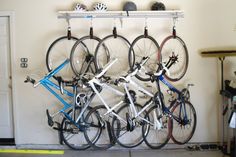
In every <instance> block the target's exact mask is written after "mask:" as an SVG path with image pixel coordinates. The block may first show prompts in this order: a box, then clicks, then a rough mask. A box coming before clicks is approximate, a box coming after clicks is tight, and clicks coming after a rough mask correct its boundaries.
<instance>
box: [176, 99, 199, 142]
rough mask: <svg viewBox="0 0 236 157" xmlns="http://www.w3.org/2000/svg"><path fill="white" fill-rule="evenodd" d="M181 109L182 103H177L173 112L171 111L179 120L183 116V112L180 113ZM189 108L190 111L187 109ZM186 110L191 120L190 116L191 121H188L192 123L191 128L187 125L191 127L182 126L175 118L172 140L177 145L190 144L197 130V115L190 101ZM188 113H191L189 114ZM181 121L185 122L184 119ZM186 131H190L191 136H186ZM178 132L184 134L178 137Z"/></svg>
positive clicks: (186, 104) (186, 102)
mask: <svg viewBox="0 0 236 157" xmlns="http://www.w3.org/2000/svg"><path fill="white" fill-rule="evenodd" d="M180 107H181V103H180V102H177V101H176V104H175V105H174V106H173V107H172V111H171V112H172V115H173V116H176V117H178V118H180V116H182V115H181V113H182V112H181V111H182V110H181V111H179V108H180ZM188 107H189V110H188V109H187V108H188ZM185 108H186V113H187V116H188V118H189V116H190V118H191V119H188V120H187V121H190V123H191V124H190V125H191V126H190V127H191V128H190V129H189V128H187V127H188V126H187V125H189V124H180V123H178V122H177V121H176V120H175V119H174V118H173V130H172V135H171V139H172V141H173V142H174V143H176V144H185V143H187V142H189V140H191V138H192V136H193V134H194V132H195V129H196V125H197V114H196V111H195V108H194V106H193V105H192V104H191V103H190V102H189V101H185ZM187 111H189V113H188V112H187ZM175 113H176V114H175ZM173 116H172V117H173ZM180 120H181V121H182V122H183V118H182V117H181V119H180ZM192 121H193V122H192ZM186 126H187V127H186ZM177 129H180V131H177ZM184 131H189V134H186V132H184ZM178 132H183V133H181V135H178V134H177V133H178Z"/></svg>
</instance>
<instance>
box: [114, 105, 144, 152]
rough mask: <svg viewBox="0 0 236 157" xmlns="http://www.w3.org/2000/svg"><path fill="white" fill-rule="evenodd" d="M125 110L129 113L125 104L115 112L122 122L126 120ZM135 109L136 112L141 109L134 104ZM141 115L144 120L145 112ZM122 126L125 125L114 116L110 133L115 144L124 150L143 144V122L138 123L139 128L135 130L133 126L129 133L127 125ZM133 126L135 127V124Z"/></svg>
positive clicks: (128, 108)
mask: <svg viewBox="0 0 236 157" xmlns="http://www.w3.org/2000/svg"><path fill="white" fill-rule="evenodd" d="M126 108H127V111H128V113H130V106H129V104H125V105H123V106H121V107H120V108H119V109H118V110H117V114H118V115H119V116H120V117H121V118H122V119H124V120H127V119H126V113H127V112H124V110H125V109H126ZM135 108H136V109H137V108H138V111H140V110H141V109H142V108H143V107H142V106H141V105H139V104H135ZM143 113H144V115H143V116H142V117H143V118H144V117H145V114H146V112H145V111H144V112H143ZM129 115H130V114H129ZM131 118H132V117H131ZM122 124H125V123H121V121H120V120H119V119H118V118H117V117H115V116H114V118H113V120H112V132H113V135H114V137H115V139H116V142H117V143H118V144H119V145H120V146H122V147H124V148H134V147H137V146H138V145H140V144H141V143H142V142H143V136H142V125H143V124H144V122H143V121H140V122H139V124H138V125H139V126H140V128H137V126H134V128H133V130H131V131H130V130H128V129H127V127H128V125H127V124H125V125H123V126H122ZM135 125H137V123H136V124H135Z"/></svg>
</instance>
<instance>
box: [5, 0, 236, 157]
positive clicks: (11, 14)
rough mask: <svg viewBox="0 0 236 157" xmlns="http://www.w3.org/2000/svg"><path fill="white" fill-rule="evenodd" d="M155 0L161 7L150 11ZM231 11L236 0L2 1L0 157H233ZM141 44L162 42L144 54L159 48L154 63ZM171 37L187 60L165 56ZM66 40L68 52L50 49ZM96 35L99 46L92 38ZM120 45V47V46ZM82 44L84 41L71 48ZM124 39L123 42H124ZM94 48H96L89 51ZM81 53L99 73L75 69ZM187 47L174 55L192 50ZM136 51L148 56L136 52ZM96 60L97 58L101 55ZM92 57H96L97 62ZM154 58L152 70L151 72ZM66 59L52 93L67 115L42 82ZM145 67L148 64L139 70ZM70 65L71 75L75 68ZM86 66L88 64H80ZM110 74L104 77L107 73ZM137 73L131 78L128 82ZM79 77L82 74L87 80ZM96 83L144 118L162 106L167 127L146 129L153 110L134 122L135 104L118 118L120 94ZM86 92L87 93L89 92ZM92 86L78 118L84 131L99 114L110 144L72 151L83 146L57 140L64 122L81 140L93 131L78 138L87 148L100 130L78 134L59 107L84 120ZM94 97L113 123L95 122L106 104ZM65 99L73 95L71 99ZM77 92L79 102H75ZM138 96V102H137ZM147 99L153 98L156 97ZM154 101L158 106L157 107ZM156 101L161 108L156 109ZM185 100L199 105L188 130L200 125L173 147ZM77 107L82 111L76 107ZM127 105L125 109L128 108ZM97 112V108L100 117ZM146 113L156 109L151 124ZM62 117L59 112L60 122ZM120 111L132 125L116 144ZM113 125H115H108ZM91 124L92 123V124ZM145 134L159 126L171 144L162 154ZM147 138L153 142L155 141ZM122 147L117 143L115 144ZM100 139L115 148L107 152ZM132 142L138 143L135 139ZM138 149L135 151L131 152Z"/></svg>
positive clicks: (234, 34)
mask: <svg viewBox="0 0 236 157" xmlns="http://www.w3.org/2000/svg"><path fill="white" fill-rule="evenodd" d="M127 2H129V3H130V4H135V5H134V6H132V5H131V8H125V7H124V6H125V4H127ZM157 2H158V4H159V7H160V8H155V7H154V8H153V6H154V4H157ZM78 4H79V5H78ZM82 4H83V5H82ZM98 4H99V5H98ZM160 4H162V5H160ZM103 5H104V6H103ZM101 6H102V7H101ZM235 6H236V1H234V0H228V1H227V2H216V1H213V0H208V1H203V0H199V1H184V0H179V1H173V0H167V1H153V0H152V1H151V0H146V1H139V0H132V1H126V0H120V1H109V0H100V1H94V0H89V1H85V0H80V1H72V0H69V1H62V0H50V1H46V0H41V1H29V0H21V1H13V0H0V156H4V157H5V156H9V157H10V156H30V155H31V156H63V154H64V156H78V154H79V155H81V156H114V155H115V156H146V155H149V156H164V157H165V156H166V157H169V156H171V157H172V156H173V157H174V156H176V157H178V156H199V155H201V156H214V157H216V156H217V157H218V156H230V157H231V156H232V157H233V156H234V157H235V156H236V155H235V151H236V150H235V148H236V145H235V134H236V129H235V128H236V123H235V121H236V68H235V67H236V58H235V56H236V13H235ZM81 7H82V9H81ZM83 7H85V9H83ZM105 7H106V9H105ZM129 7H130V6H129ZM135 7H136V8H135ZM129 9H130V10H129ZM132 9H133V10H132ZM109 35H110V36H112V37H111V41H109V42H108V41H107V40H110V37H109V39H106V38H105V37H108V36H109ZM139 36H142V38H144V39H145V40H146V38H147V36H150V38H153V39H154V40H155V41H156V42H157V44H154V46H153V45H151V44H150V45H148V46H147V47H149V48H150V51H151V49H152V50H153V52H152V53H154V52H155V53H154V55H153V54H152V56H150V58H151V59H150V58H149V57H147V58H145V54H146V53H151V52H149V51H148V50H142V47H141V48H140V46H136V45H135V44H138V42H137V43H134V41H135V39H137V37H139ZM169 36H172V37H173V40H176V39H177V41H178V42H179V41H180V43H181V44H182V45H181V46H183V47H184V48H185V46H186V49H187V55H186V54H184V53H183V54H182V55H183V58H182V56H181V54H180V53H177V54H175V53H174V51H175V50H171V51H170V50H168V49H167V51H168V52H169V53H170V55H171V56H167V55H165V54H167V52H165V46H166V45H165V43H164V41H166V44H168V42H167V38H168V37H169ZM176 36H177V37H176ZM62 37H63V40H66V41H69V42H70V44H69V45H66V47H63V46H65V45H63V46H61V47H60V46H58V47H56V46H55V45H57V44H55V43H54V42H56V41H57V39H58V40H59V39H60V38H62ZM85 37H86V38H85ZM96 37H97V38H99V39H96ZM123 37H124V38H125V41H124V39H123ZM172 37H171V38H172ZM178 37H180V39H181V40H180V39H178ZM91 39H93V40H94V41H93V42H90V43H88V44H87V40H91ZM60 40H61V39H60ZM115 40H120V42H116V41H115ZM168 40H169V38H168ZM61 41H62V40H61ZM76 41H79V42H77V45H74V44H75V43H76ZM103 41H104V42H103ZM121 41H122V42H125V43H123V44H122V42H121ZM102 42H103V43H102ZM151 42H152V41H151ZM91 43H92V44H93V45H89V44H91ZM127 43H128V44H127ZM53 44H55V45H53ZM109 44H110V45H109ZM132 44H134V45H132ZM145 44H146V43H145ZM174 44H175V43H174ZM52 45H53V46H52ZM88 45H89V46H90V47H89V46H88ZM104 45H105V46H104ZM76 46H77V47H76ZM132 46H133V47H132ZM155 46H156V47H155ZM72 47H74V49H73V48H72ZM130 47H132V49H130ZM81 49H82V51H83V52H85V51H86V52H87V51H88V52H89V53H91V55H92V58H93V57H94V58H95V59H94V58H93V59H94V60H95V61H94V60H92V62H94V65H92V66H91V67H90V68H91V69H89V68H88V69H87V70H85V71H84V72H83V71H82V70H81V69H82V68H81V67H79V66H78V65H79V64H81V62H80V59H81V56H80V54H81V53H80V54H76V53H78V52H79V51H80V50H81ZM112 49H113V50H112ZM186 49H178V50H181V51H183V52H186ZM54 51H57V52H56V55H55V56H54V57H55V58H50V57H52V56H53V55H54V54H53V53H54ZM95 51H96V52H95ZM137 51H141V52H142V53H140V54H137V53H138V52H137ZM71 52H74V54H72V55H71ZM104 52H105V53H109V55H108V54H104ZM95 53H97V54H98V55H95ZM100 54H101V56H100ZM73 55H74V56H73ZM76 55H77V56H76ZM102 55H106V56H105V57H104V56H102ZM113 55H114V56H113ZM140 55H142V57H140ZM160 56H161V57H160ZM73 57H74V58H73ZM76 57H77V60H76ZM79 57H80V58H79ZM99 57H100V58H99ZM102 57H103V58H102ZM106 57H110V58H109V60H108V59H107V60H106ZM171 57H172V58H171ZM184 57H185V58H184ZM78 58H79V59H78ZM104 58H105V59H104ZM53 59H55V60H53ZM66 59H67V60H66ZM86 59H91V56H90V58H89V57H88V58H86ZM112 59H113V60H112ZM139 59H140V60H139ZM148 59H150V60H151V61H153V62H154V63H153V65H151V64H152V63H150V62H151V61H150V62H149V60H148ZM181 59H182V60H181ZM72 60H73V61H72ZM105 60H106V61H105ZM63 61H65V62H66V61H67V62H66V63H65V65H63V67H62V68H63V70H64V71H63V70H61V71H59V72H58V73H56V74H55V76H52V77H51V76H50V78H49V79H50V80H51V81H52V82H53V83H54V84H55V85H57V87H56V88H55V89H56V94H57V95H59V96H60V98H61V99H63V100H64V101H66V102H67V103H69V104H73V105H72V106H70V107H68V106H67V105H65V104H64V106H63V104H62V103H61V102H62V101H61V102H60V100H61V99H60V98H59V99H58V97H56V96H55V93H53V92H52V91H50V90H49V89H48V88H47V87H46V86H45V84H37V83H38V81H39V80H41V79H43V78H45V76H49V75H47V74H49V72H51V71H53V70H55V69H56V68H57V67H58V66H59V65H62V63H63ZM109 61H110V62H109ZM113 61H114V63H113ZM146 61H147V62H146ZM169 61H170V62H173V64H171V65H170V66H169V67H168V66H166V65H168V64H167V63H169ZM143 62H145V63H143ZM54 63H55V65H54ZM107 63H108V64H109V63H110V65H111V66H109V67H108V68H107V69H106V64H107ZM142 63H143V65H141V64H142ZM146 63H150V67H148V66H146V65H147V64H146ZM181 63H183V64H184V65H185V66H186V69H185V67H180V66H179V67H178V66H176V65H180V64H181ZM154 65H155V67H154ZM64 66H65V67H64ZM71 66H72V68H74V69H71ZM73 66H74V67H73ZM81 66H83V65H82V64H81ZM89 66H90V65H89ZM139 67H140V68H139ZM50 68H51V69H50ZM135 68H136V69H138V72H137V73H134V71H135V70H136V69H135ZM145 68H146V69H148V68H150V69H148V70H150V71H151V70H153V69H155V70H153V71H151V72H152V74H151V73H150V71H145ZM152 68H153V69H152ZM157 68H158V69H157ZM168 68H169V69H168ZM174 68H179V71H181V72H182V73H183V74H182V75H183V76H179V79H176V80H175V79H173V80H171V78H172V76H173V77H175V74H176V73H177V72H176V71H177V70H175V69H174ZM104 69H106V70H107V71H104V73H103V70H104ZM143 69H144V70H143ZM163 69H164V70H163ZM172 69H173V70H172ZM66 70H67V71H66ZM160 70H162V73H161V74H159V73H158V72H160ZM132 72H133V74H131V73H132ZM85 73H87V74H85ZM141 73H142V74H141ZM81 74H83V77H82V75H81ZM99 74H100V75H101V76H100V75H99ZM128 74H130V76H131V75H132V76H131V77H130V78H131V79H130V78H129V77H126V76H128ZM137 75H139V76H141V77H142V76H143V77H146V78H148V79H149V80H148V81H144V80H142V79H139V78H138V77H137ZM162 75H163V78H164V81H162V80H161V78H162V77H160V76H162ZM84 76H85V77H84ZM103 76H104V77H103ZM105 76H106V77H105ZM176 77H178V76H176ZM92 78H95V79H97V80H95V83H94V82H92V83H93V85H95V86H94V89H93V88H92V87H91V84H92V83H91V80H93V79H92ZM117 78H119V79H117ZM121 78H122V79H123V81H122V79H121ZM46 79H48V78H46ZM67 79H70V80H76V81H77V82H76V86H77V85H78V86H80V85H81V83H82V84H83V85H82V86H80V87H81V88H80V89H79V90H78V89H77V88H75V84H73V83H72V84H70V83H71V82H70V81H68V82H69V83H68V82H67ZM99 79H100V81H101V82H100V83H102V84H103V83H104V82H105V83H106V84H108V85H109V84H112V88H113V87H114V88H115V89H118V90H119V91H122V92H123V93H125V92H126V93H129V94H125V97H124V95H122V94H120V95H122V100H123V99H124V102H125V103H126V104H132V103H133V104H134V108H135V107H136V109H137V108H139V110H138V111H141V109H142V107H145V103H146V102H149V100H150V101H152V102H153V103H154V104H155V105H154V106H157V108H158V106H161V107H160V108H159V109H160V110H161V112H162V113H161V116H163V117H165V122H162V123H161V124H159V122H160V121H159V120H160V119H162V120H163V118H161V117H160V116H159V117H158V118H157V119H155V118H153V121H154V122H153V123H154V124H153V126H152V124H151V123H147V121H149V120H150V121H151V120H152V116H151V107H147V109H145V111H143V114H140V115H138V116H136V117H135V116H134V115H132V114H134V113H135V114H137V113H138V112H137V113H136V112H134V110H135V109H132V105H131V110H132V114H127V112H123V111H122V112H119V110H118V109H117V108H118V107H117V108H112V107H114V106H115V105H114V104H117V103H118V102H119V101H117V100H118V99H119V100H120V97H121V96H120V95H119V94H118V95H119V96H116V95H115V94H114V93H115V92H114V90H113V92H109V90H107V91H106V90H103V88H100V87H98V86H99V85H98V83H97V82H96V81H98V80H99ZM124 80H125V81H124ZM127 80H128V81H127ZM131 80H134V81H135V82H136V83H137V84H138V85H141V86H142V87H144V88H145V89H146V90H147V91H150V93H151V94H147V93H148V92H147V93H145V91H144V90H142V89H140V88H136V89H135V86H132V87H127V90H126V85H127V84H128V86H129V83H130V82H132V81H131ZM157 80H158V83H159V82H161V83H160V84H161V86H160V90H158V85H157ZM165 80H166V81H168V82H169V83H170V84H171V85H173V87H175V88H176V89H178V91H180V93H178V92H175V90H171V88H172V86H170V85H169V84H168V83H165ZM34 81H35V82H34ZM78 82H79V83H78ZM111 82H112V83H111ZM31 83H32V84H33V85H32V84H31ZM44 83H45V82H44ZM46 83H48V82H46ZM50 84H51V83H48V84H47V85H50ZM68 84H69V85H68ZM130 84H131V85H133V84H132V83H130ZM167 84H168V85H167ZM36 85H38V86H36ZM85 86H86V88H84V87H85ZM88 86H89V92H91V89H92V91H93V93H95V96H94V100H92V101H91V104H89V106H91V107H92V108H89V110H85V111H84V112H85V114H84V115H85V116H82V117H83V118H84V119H85V120H84V121H85V122H84V123H89V122H90V117H89V114H90V115H91V117H92V115H93V114H94V116H95V118H94V119H97V121H98V125H99V127H100V126H102V127H101V128H100V129H101V130H99V131H101V132H102V133H101V135H99V136H103V130H106V131H107V132H108V133H107V135H104V137H99V138H98V139H96V138H97V137H98V136H97V135H96V136H97V137H94V139H92V141H91V139H90V143H89V142H87V144H88V145H89V146H88V147H87V148H86V150H77V151H75V150H73V149H76V148H77V146H76V145H75V147H73V146H71V147H70V146H68V144H66V143H65V141H64V139H65V138H66V137H64V136H66V135H62V134H64V133H61V132H63V129H64V131H65V130H66V129H65V128H63V126H62V121H63V120H64V123H63V125H74V127H77V129H74V128H73V127H72V128H73V131H71V133H73V134H79V133H78V132H80V134H81V132H84V130H86V131H85V132H88V133H86V134H87V135H86V136H87V138H86V137H84V135H83V136H81V137H80V136H79V137H78V139H79V140H80V141H83V140H84V141H87V140H88V139H89V138H90V136H92V133H95V131H93V130H92V129H91V130H92V131H91V130H90V129H87V128H88V127H87V126H86V124H84V128H83V127H82V129H78V126H77V125H76V124H75V123H74V124H72V123H73V122H72V121H69V120H68V117H66V116H65V115H64V113H63V112H64V111H63V112H62V111H61V110H62V109H63V107H68V108H67V109H66V110H65V112H66V113H68V115H71V113H74V110H73V111H71V113H69V112H68V111H69V110H70V109H72V108H73V109H75V110H76V111H77V110H79V111H80V112H82V111H83V110H82V109H83V105H81V104H83V102H85V101H87V99H88V97H87V96H88V95H89V94H90V93H88ZM44 87H46V88H44ZM71 87H72V88H71ZM104 88H106V87H104ZM182 89H187V91H189V93H190V94H189V93H188V94H187V96H186V95H184V94H183V90H182ZM80 90H81V92H80ZM94 90H97V92H98V93H100V95H101V97H102V98H103V99H104V100H105V102H106V104H108V105H109V107H111V110H110V111H109V114H104V115H109V116H108V118H110V119H108V120H107V119H106V120H104V121H102V122H101V120H100V119H101V117H102V116H100V115H98V113H97V112H98V111H99V113H100V110H105V109H106V108H105V107H103V108H102V107H100V108H99V107H96V106H99V105H103V104H104V102H103V101H102V100H101V98H100V97H99V96H98V95H99V94H98V93H96V92H94ZM67 91H69V92H68V93H67ZM158 91H161V92H158ZM73 92H75V93H76V94H75V95H74V93H73ZM86 92H87V93H86ZM71 93H72V94H71ZM78 93H79V94H78ZM84 93H86V94H85V95H86V98H84V97H83V95H82V94H84ZM118 93H119V92H118ZM132 93H134V94H133V95H132ZM152 93H155V94H152ZM150 95H151V97H152V98H150ZM189 95H190V96H189ZM90 96H91V95H90ZM92 96H93V95H92ZM92 96H91V97H92ZM155 97H156V98H157V99H154V98H155ZM186 97H187V98H186ZM82 98H83V100H82ZM89 98H90V97H89ZM69 99H70V100H69ZM75 99H76V100H75ZM71 101H73V102H74V103H72V102H71ZM132 101H133V102H132ZM156 101H158V102H157V103H155V102H156ZM181 101H184V102H186V101H187V102H190V103H191V104H192V105H193V108H194V109H193V110H191V112H190V113H192V112H194V113H195V114H196V118H195V119H194V117H193V120H192V119H191V120H187V121H186V123H188V124H190V123H191V124H192V123H196V126H191V125H190V128H191V127H193V128H192V129H193V130H194V131H193V132H192V134H190V135H189V136H191V137H190V138H189V139H187V140H186V141H183V143H181V142H179V143H178V140H176V141H177V143H176V141H175V137H174V136H175V135H174V133H173V132H174V130H175V127H176V126H175V123H176V120H175V119H174V118H173V117H174V116H173V115H172V114H174V111H175V110H177V108H178V105H177V104H179V107H180V108H181V103H180V102H181ZM171 102H174V103H173V106H174V107H173V108H172V107H170V108H168V106H169V105H171V104H172V103H171ZM136 103H137V104H140V106H138V105H136ZM84 104H86V103H84ZM162 104H165V105H166V106H167V108H168V110H169V111H170V113H169V112H167V111H165V110H164V109H163V106H162ZM76 105H77V106H78V107H75V106H76ZM175 105H176V106H175ZM104 106H105V105H104ZM117 106H118V105H117ZM126 107H127V110H129V106H128V105H127V106H126ZM126 107H123V108H124V109H125V108H126ZM93 108H94V109H93ZM184 108H185V105H184ZM64 109H65V108H64ZM95 109H97V110H96V111H95ZM190 109H191V105H190ZM93 110H94V111H93ZM120 110H121V109H120ZM148 110H150V116H149V115H148ZM92 111H93V112H92ZM153 111H154V110H153ZM57 112H61V113H60V114H57ZM116 113H117V114H118V115H120V116H121V117H122V116H123V118H124V119H125V120H124V123H125V124H127V125H126V126H125V127H124V129H127V130H125V133H126V135H125V136H124V138H123V139H122V138H119V137H118V136H121V134H122V131H123V130H122V127H123V126H121V125H122V120H121V119H122V118H117V117H116V118H114V117H115V116H114V114H116ZM54 114H55V115H54ZM145 115H147V116H145ZM140 117H141V118H140ZM69 118H70V117H69ZM83 118H82V119H83ZM144 119H146V120H144ZM109 120H110V122H108V121H109ZM91 121H93V120H91ZM156 122H157V123H156ZM76 123H78V122H76ZM81 123H82V122H81ZM94 123H95V122H91V124H90V125H93V124H94ZM164 123H165V124H166V125H165V124H164ZM177 123H178V124H176V125H177V127H180V128H181V127H182V128H181V129H183V128H185V121H184V120H183V121H181V122H180V121H179V122H177ZM88 125H89V124H88ZM159 125H160V126H159ZM138 126H140V127H142V128H141V130H138V131H139V133H140V135H135V133H134V132H133V130H134V131H135V130H136V128H138ZM144 126H146V127H144ZM64 127H65V126H64ZM108 127H111V129H104V128H108ZM149 127H150V128H152V127H154V129H156V130H158V131H160V130H162V129H163V130H165V131H166V130H167V131H166V132H167V133H166V132H165V133H166V134H168V135H166V136H167V137H166V138H168V140H167V141H165V142H166V143H165V144H163V146H160V147H158V148H156V149H152V148H151V147H150V146H148V145H147V144H146V143H148V142H147V141H148V140H147V141H146V140H144V139H143V138H144V136H145V137H148V135H150V134H152V133H150V131H147V130H149ZM145 129H146V130H145ZM67 130H69V129H67ZM117 130H118V131H117ZM170 130H171V131H170ZM138 131H137V132H138ZM145 131H146V132H145ZM127 132H128V133H127ZM171 132H172V133H171ZM89 133H91V135H90V134H89ZM125 133H124V134H125ZM144 134H145V135H144ZM170 134H172V135H170ZM62 136H63V137H62ZM138 136H140V138H141V137H142V139H140V143H139V144H137V145H136V146H130V147H129V146H126V147H125V146H122V144H120V143H122V142H124V143H125V144H124V145H126V144H127V145H128V144H129V142H130V141H131V140H133V139H134V138H138ZM150 136H151V135H150ZM164 136H165V135H164V133H163V135H162V136H161V137H162V138H164ZM108 138H110V139H108ZM151 138H153V136H151ZM151 138H150V139H149V140H155V139H151ZM85 139H86V140H85ZM119 139H120V142H118V143H117V140H118V141H119ZM181 140H183V139H180V141H181ZM104 141H105V142H107V143H108V144H110V145H109V146H107V147H106V146H105V144H104V143H105V142H104ZM72 142H74V141H72ZM99 142H100V143H99ZM134 142H136V141H135V140H134ZM134 142H133V143H132V142H131V143H132V144H133V145H135V144H134ZM68 143H69V142H68ZM95 143H96V144H95ZM107 143H106V144H107ZM100 145H101V147H100ZM78 147H79V146H78ZM30 150H31V151H32V152H30ZM34 150H38V152H37V151H36V152H33V151H34ZM43 150H48V152H43ZM17 151H19V152H17ZM40 151H41V152H40ZM50 151H55V153H57V152H56V151H63V154H58V155H56V154H54V155H53V154H52V155H50V153H49V152H50ZM25 153H27V155H26V154H25ZM47 153H49V154H47ZM40 154H41V155H40Z"/></svg>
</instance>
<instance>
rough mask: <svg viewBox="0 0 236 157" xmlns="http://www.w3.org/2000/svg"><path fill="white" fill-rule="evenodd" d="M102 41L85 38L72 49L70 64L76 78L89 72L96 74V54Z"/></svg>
mask: <svg viewBox="0 0 236 157" xmlns="http://www.w3.org/2000/svg"><path fill="white" fill-rule="evenodd" d="M100 41H101V39H100V38H98V37H96V36H93V37H91V36H85V37H82V38H80V39H79V40H78V41H76V42H75V44H74V45H73V47H72V49H71V54H70V63H71V68H72V70H73V72H74V74H75V75H76V76H80V75H82V74H84V73H87V72H89V73H92V74H95V72H96V69H95V64H94V53H95V48H96V47H97V45H98V43H99V42H100Z"/></svg>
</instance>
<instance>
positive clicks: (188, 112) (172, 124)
mask: <svg viewBox="0 0 236 157" xmlns="http://www.w3.org/2000/svg"><path fill="white" fill-rule="evenodd" d="M177 59H178V58H177V57H176V56H172V57H170V58H169V61H168V62H167V63H166V65H165V67H163V69H160V70H159V71H158V72H157V73H155V74H151V73H150V74H148V75H149V76H150V78H151V80H152V81H153V82H156V86H157V90H158V93H157V94H156V96H155V99H154V100H153V103H154V104H156V105H154V107H153V108H151V109H150V110H149V111H147V116H149V117H150V114H151V113H152V112H153V113H152V115H154V117H153V122H152V123H145V124H146V126H145V125H144V127H143V138H144V141H145V143H146V144H147V145H148V146H149V147H150V148H154V149H159V148H161V147H163V146H164V145H165V144H166V143H167V142H168V140H166V141H165V143H157V142H158V141H157V140H156V139H155V138H153V136H152V134H150V128H151V127H152V128H151V131H152V132H154V133H158V131H159V130H161V129H162V128H165V127H166V125H168V127H169V129H170V130H169V132H171V134H169V136H168V138H169V139H170V138H171V139H172V140H173V141H174V142H175V143H177V144H185V143H187V142H188V141H189V140H190V139H191V138H192V136H193V134H194V132H195V129H196V124H197V116H196V111H195V109H194V106H193V105H192V104H191V103H190V102H189V101H188V99H189V91H188V88H185V89H183V90H182V91H180V90H178V89H177V88H175V87H174V86H173V85H172V84H170V83H169V82H168V81H167V79H166V78H165V77H164V75H165V73H166V72H168V69H169V68H170V67H171V66H172V65H173V64H174V63H175V62H176V61H177ZM159 67H160V68H161V66H159ZM160 82H162V83H163V84H164V85H166V86H167V87H168V88H169V89H170V91H172V92H173V93H176V94H177V97H176V98H175V99H174V100H172V102H171V105H170V106H169V107H167V106H166V105H165V103H164V97H163V94H162V92H161V89H160ZM167 118H171V119H170V121H169V122H168V123H167V122H166V119H167ZM163 122H164V125H163ZM178 128H179V129H180V131H186V132H184V133H182V135H181V136H180V135H177V133H178V131H176V130H177V129H178ZM188 132H189V133H188ZM153 140H154V141H153Z"/></svg>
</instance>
